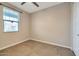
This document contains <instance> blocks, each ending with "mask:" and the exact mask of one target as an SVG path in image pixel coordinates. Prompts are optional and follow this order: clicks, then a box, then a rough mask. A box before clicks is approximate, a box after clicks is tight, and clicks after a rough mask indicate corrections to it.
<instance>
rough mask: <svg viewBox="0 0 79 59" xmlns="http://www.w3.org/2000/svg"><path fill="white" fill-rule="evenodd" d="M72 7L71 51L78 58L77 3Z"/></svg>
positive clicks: (78, 26)
mask: <svg viewBox="0 0 79 59" xmlns="http://www.w3.org/2000/svg"><path fill="white" fill-rule="evenodd" d="M73 7H74V8H73V12H74V13H73V50H74V52H75V54H76V55H77V56H79V2H75V3H74V6H73Z"/></svg>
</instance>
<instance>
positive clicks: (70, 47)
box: [30, 38, 72, 50]
mask: <svg viewBox="0 0 79 59" xmlns="http://www.w3.org/2000/svg"><path fill="white" fill-rule="evenodd" d="M30 39H31V40H35V41H39V42H43V43H47V44H51V45H56V46H60V47H65V48H68V49H71V50H72V48H71V47H69V46H64V45H60V44H57V43H53V42H48V41H44V40H38V39H35V38H30Z"/></svg>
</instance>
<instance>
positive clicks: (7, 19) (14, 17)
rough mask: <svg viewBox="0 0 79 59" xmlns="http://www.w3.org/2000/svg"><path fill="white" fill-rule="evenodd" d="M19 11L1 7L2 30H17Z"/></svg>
mask: <svg viewBox="0 0 79 59" xmlns="http://www.w3.org/2000/svg"><path fill="white" fill-rule="evenodd" d="M19 16H20V15H19V12H17V11H14V10H12V9H10V8H7V7H4V8H3V20H4V32H18V31H19V29H18V25H19V19H20V18H19Z"/></svg>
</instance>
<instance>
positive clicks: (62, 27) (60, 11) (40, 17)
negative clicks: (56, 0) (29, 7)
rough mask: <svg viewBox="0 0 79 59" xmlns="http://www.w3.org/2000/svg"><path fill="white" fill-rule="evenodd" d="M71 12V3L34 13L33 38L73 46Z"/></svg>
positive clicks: (32, 18) (32, 21)
mask: <svg viewBox="0 0 79 59" xmlns="http://www.w3.org/2000/svg"><path fill="white" fill-rule="evenodd" d="M70 14H71V9H70V4H69V3H62V4H60V5H57V6H54V7H51V8H48V9H44V10H41V11H38V12H36V13H33V14H32V15H31V36H32V38H35V39H37V40H43V41H48V42H51V43H56V44H59V45H63V46H67V47H71V39H70V22H71V20H70Z"/></svg>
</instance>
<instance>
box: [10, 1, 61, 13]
mask: <svg viewBox="0 0 79 59" xmlns="http://www.w3.org/2000/svg"><path fill="white" fill-rule="evenodd" d="M9 3H10V4H12V5H14V6H16V7H18V8H21V9H22V10H24V11H26V12H28V13H33V12H36V11H39V10H42V9H45V8H48V7H51V6H55V5H57V4H60V3H61V2H37V4H38V5H39V7H36V6H35V5H34V4H32V3H31V2H28V3H25V4H24V5H21V3H22V2H9Z"/></svg>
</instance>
